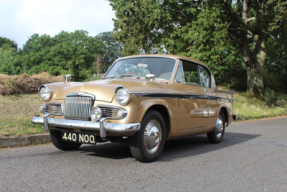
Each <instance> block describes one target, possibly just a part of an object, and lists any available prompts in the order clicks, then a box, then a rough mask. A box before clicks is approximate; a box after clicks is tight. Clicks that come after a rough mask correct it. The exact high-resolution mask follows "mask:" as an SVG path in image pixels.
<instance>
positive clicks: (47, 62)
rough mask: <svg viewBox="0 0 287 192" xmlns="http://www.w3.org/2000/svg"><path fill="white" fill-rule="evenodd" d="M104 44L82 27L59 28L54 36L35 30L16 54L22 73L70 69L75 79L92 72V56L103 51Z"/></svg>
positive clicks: (67, 71)
mask: <svg viewBox="0 0 287 192" xmlns="http://www.w3.org/2000/svg"><path fill="white" fill-rule="evenodd" d="M103 47H104V46H103V42H102V41H101V40H98V39H96V38H94V37H91V36H89V35H88V32H87V31H83V30H76V31H75V32H71V33H68V32H65V31H62V32H61V33H59V34H58V35H56V36H54V37H50V36H49V35H46V34H44V35H42V36H39V35H38V34H34V35H32V36H31V37H30V38H29V39H28V41H27V42H26V44H25V45H24V47H23V50H20V51H19V53H20V55H19V56H18V57H19V61H20V62H21V64H22V68H23V71H24V72H25V73H28V74H33V73H41V72H43V71H47V72H48V73H49V74H51V75H60V74H65V73H70V74H71V75H72V76H73V77H74V79H75V80H83V79H85V78H87V77H88V76H90V75H91V74H93V73H95V71H96V67H95V65H96V64H95V59H96V56H97V54H98V53H100V54H102V53H103Z"/></svg>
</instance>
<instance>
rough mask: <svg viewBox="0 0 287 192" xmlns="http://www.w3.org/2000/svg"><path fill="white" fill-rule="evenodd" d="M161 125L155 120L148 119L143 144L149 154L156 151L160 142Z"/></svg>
mask: <svg viewBox="0 0 287 192" xmlns="http://www.w3.org/2000/svg"><path fill="white" fill-rule="evenodd" d="M161 137H162V133H161V127H160V124H159V123H158V122H157V121H155V120H150V122H149V123H148V124H147V125H146V127H145V130H144V146H145V149H146V151H147V152H148V153H149V154H154V153H155V152H157V150H158V148H159V146H160V143H161V139H162V138H161Z"/></svg>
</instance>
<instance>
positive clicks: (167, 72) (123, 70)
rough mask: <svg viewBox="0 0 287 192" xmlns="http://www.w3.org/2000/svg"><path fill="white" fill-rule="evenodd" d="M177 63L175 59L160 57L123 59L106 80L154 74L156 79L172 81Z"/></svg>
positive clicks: (115, 65)
mask: <svg viewBox="0 0 287 192" xmlns="http://www.w3.org/2000/svg"><path fill="white" fill-rule="evenodd" d="M175 62H176V61H175V60H174V59H170V58H159V57H137V58H131V59H123V60H120V61H118V62H117V63H115V64H114V65H113V66H112V68H111V69H110V70H109V71H108V73H107V74H106V75H105V78H112V77H122V76H136V77H144V76H145V75H146V74H154V75H155V78H159V79H165V80H170V79H171V76H172V72H173V69H174V66H175Z"/></svg>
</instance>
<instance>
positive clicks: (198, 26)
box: [110, 0, 287, 96]
mask: <svg viewBox="0 0 287 192" xmlns="http://www.w3.org/2000/svg"><path fill="white" fill-rule="evenodd" d="M110 2H111V6H112V7H113V9H114V10H116V17H117V19H115V21H114V25H115V31H116V33H115V37H116V38H117V39H118V40H119V41H121V42H123V44H124V45H125V46H124V49H123V52H124V53H125V54H128V55H130V54H136V53H140V52H142V50H143V52H146V53H161V52H168V53H175V54H180V55H187V56H191V57H195V58H197V59H200V60H202V61H204V62H206V63H207V64H208V65H209V66H210V67H211V68H213V69H215V73H217V74H219V75H220V74H221V75H224V73H225V72H226V70H231V71H233V72H235V73H236V70H238V71H239V72H240V73H241V72H242V71H244V70H245V71H246V74H245V77H246V80H245V82H246V84H245V86H246V87H247V90H248V91H253V92H254V93H255V94H256V95H258V96H262V93H263V88H264V84H263V75H264V66H265V63H266V58H267V52H268V48H269V47H266V43H267V42H268V40H269V39H270V38H271V37H273V38H276V37H277V36H278V33H280V31H283V30H284V28H285V27H286V25H285V24H284V22H283V21H284V20H285V19H286V14H287V11H286V10H287V9H286V2H285V1H283V0H260V1H255V0H237V1H234V0H214V1H201V0H157V1H152V0H129V1H128V0H110ZM222 73H223V74H222ZM229 74H230V73H229ZM237 74H238V73H237ZM241 80H242V77H241ZM241 80H239V81H241ZM241 82H242V81H241Z"/></svg>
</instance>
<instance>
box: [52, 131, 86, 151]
mask: <svg viewBox="0 0 287 192" xmlns="http://www.w3.org/2000/svg"><path fill="white" fill-rule="evenodd" d="M50 137H51V141H52V143H53V144H54V146H55V147H57V148H58V149H61V150H63V151H69V150H75V149H78V148H79V147H80V146H81V145H82V143H71V142H65V141H62V137H61V131H57V130H53V129H51V130H50Z"/></svg>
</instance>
